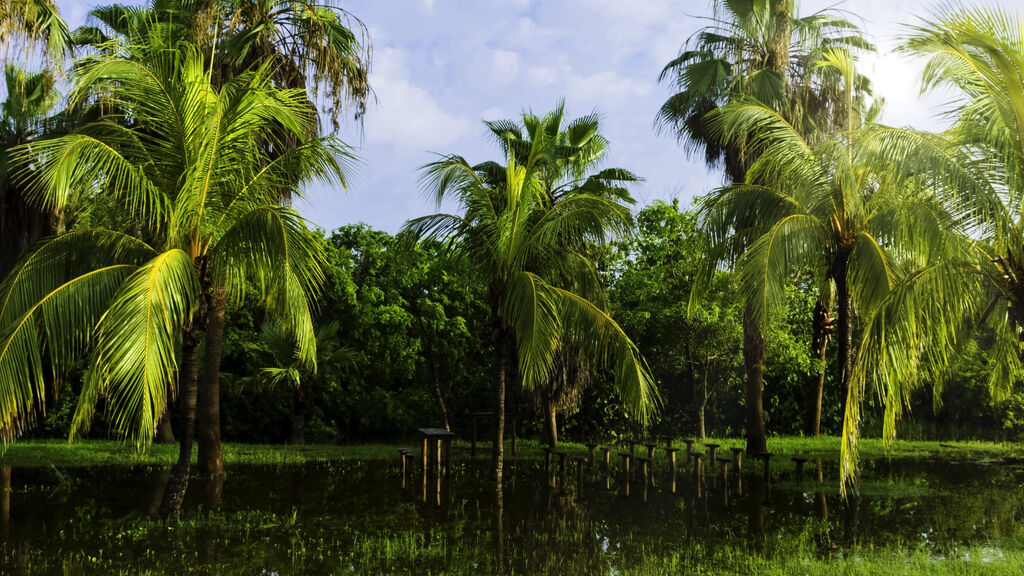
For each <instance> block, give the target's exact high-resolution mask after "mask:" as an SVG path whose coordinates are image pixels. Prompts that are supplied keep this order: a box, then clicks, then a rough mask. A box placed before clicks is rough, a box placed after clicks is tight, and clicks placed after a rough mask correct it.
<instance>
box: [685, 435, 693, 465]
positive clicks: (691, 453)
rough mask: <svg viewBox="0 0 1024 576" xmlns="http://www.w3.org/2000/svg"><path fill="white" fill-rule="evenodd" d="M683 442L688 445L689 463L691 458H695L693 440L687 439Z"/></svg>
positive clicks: (687, 457)
mask: <svg viewBox="0 0 1024 576" xmlns="http://www.w3.org/2000/svg"><path fill="white" fill-rule="evenodd" d="M683 442H684V443H685V444H686V460H687V461H689V460H690V457H691V456H693V440H691V439H689V438H687V439H685V440H683Z"/></svg>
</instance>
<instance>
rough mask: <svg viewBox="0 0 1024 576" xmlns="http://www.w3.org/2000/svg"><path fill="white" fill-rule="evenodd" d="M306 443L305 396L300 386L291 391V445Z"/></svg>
mask: <svg viewBox="0 0 1024 576" xmlns="http://www.w3.org/2000/svg"><path fill="white" fill-rule="evenodd" d="M305 443H306V395H305V394H304V393H303V391H302V386H296V387H295V389H294V390H293V391H292V444H305Z"/></svg>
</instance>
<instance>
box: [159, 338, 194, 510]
mask: <svg viewBox="0 0 1024 576" xmlns="http://www.w3.org/2000/svg"><path fill="white" fill-rule="evenodd" d="M198 380H199V331H198V330H197V329H196V328H195V327H190V328H186V329H185V331H184V334H183V335H182V338H181V366H180V367H179V372H178V423H179V424H180V425H181V429H180V430H179V431H178V432H179V433H180V434H181V438H180V439H179V441H178V461H177V463H175V464H174V466H173V467H172V468H171V476H170V480H169V481H168V483H167V489H166V491H165V492H164V497H163V503H162V504H161V505H160V515H161V516H163V517H165V518H171V517H175V516H177V515H178V513H179V512H180V511H181V503H182V501H183V500H184V499H185V492H186V490H188V477H189V474H190V473H191V471H192V440H193V438H194V437H195V423H196V391H197V388H198Z"/></svg>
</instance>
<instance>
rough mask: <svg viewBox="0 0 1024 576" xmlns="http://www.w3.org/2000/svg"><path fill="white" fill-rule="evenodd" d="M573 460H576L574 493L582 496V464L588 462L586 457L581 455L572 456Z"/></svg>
mask: <svg viewBox="0 0 1024 576" xmlns="http://www.w3.org/2000/svg"><path fill="white" fill-rule="evenodd" d="M573 461H574V462H576V495H577V497H579V498H582V497H583V465H584V464H586V463H587V462H589V461H590V460H588V459H587V458H585V457H583V456H573Z"/></svg>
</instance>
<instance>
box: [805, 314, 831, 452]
mask: <svg viewBox="0 0 1024 576" xmlns="http://www.w3.org/2000/svg"><path fill="white" fill-rule="evenodd" d="M831 316H832V315H831V311H829V309H828V305H827V304H825V303H824V302H822V301H821V300H818V303H817V304H815V305H814V318H813V320H812V322H813V325H814V335H813V337H812V338H811V353H812V354H813V355H814V357H815V358H817V359H818V360H819V361H820V362H821V368H820V370H818V374H816V375H815V377H814V380H813V385H812V387H811V394H810V399H811V402H810V410H809V411H808V414H807V434H808V435H809V436H814V437H817V436H819V435H820V434H821V403H822V400H823V398H824V396H825V371H826V370H825V358H826V351H827V347H828V340H829V329H830V327H829V323H830V322H831V320H832V318H831Z"/></svg>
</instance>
